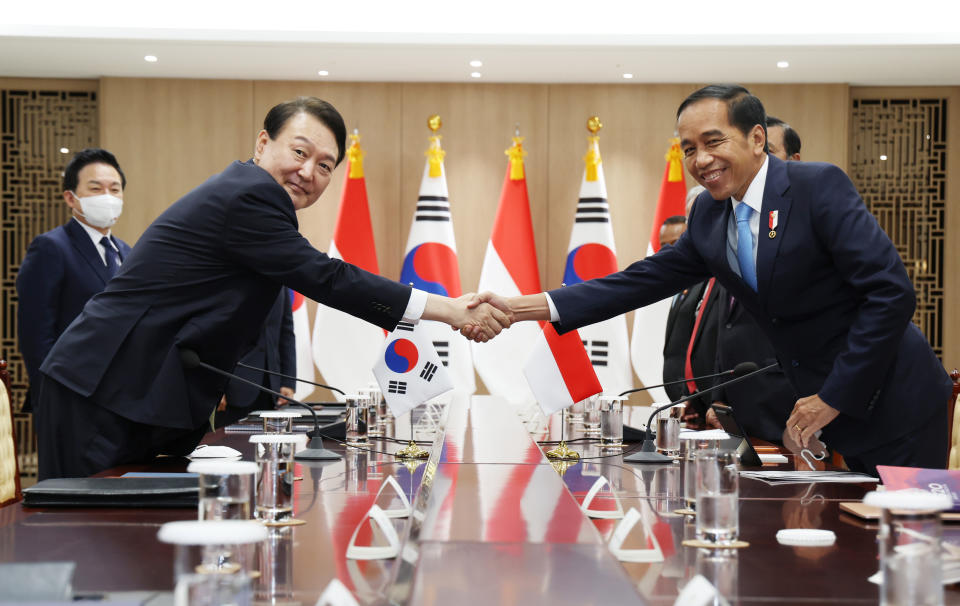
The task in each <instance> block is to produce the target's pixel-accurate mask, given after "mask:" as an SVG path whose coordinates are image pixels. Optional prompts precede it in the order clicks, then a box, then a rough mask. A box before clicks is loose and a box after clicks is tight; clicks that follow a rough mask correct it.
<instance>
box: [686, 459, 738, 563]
mask: <svg viewBox="0 0 960 606" xmlns="http://www.w3.org/2000/svg"><path fill="white" fill-rule="evenodd" d="M739 459H740V457H739V455H737V453H735V452H732V451H728V450H706V449H705V450H701V451H698V452H697V454H696V470H697V538H698V539H700V540H701V541H704V542H707V543H713V544H716V545H730V544H733V543H735V542H736V541H737V539H738V538H739V537H740V509H739V507H740V503H739V501H738V498H739V496H740V471H739V462H740V461H739Z"/></svg>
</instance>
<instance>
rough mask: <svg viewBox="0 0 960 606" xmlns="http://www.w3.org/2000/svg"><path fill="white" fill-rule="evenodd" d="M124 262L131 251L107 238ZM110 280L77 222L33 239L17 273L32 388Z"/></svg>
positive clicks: (23, 350)
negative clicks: (58, 344) (69, 328)
mask: <svg viewBox="0 0 960 606" xmlns="http://www.w3.org/2000/svg"><path fill="white" fill-rule="evenodd" d="M110 239H111V240H112V241H113V243H114V245H116V247H117V249H118V250H119V251H120V260H121V262H123V261H124V260H125V259H126V258H127V255H129V254H130V247H129V246H127V243H126V242H124V241H123V240H121V239H119V238H117V237H114V236H113V235H111V236H110ZM109 280H110V278H109V275H108V273H107V266H106V265H104V263H103V259H101V258H100V253H99V252H98V251H97V247H96V245H94V243H93V242H92V241H91V240H90V236H88V235H87V232H86V231H85V230H84V229H83V226H82V225H80V223H79V222H77V221H76V220H75V219H71V220H70V221H69V222H68V223H66V224H65V225H61V226H60V227H57V228H55V229H52V230H50V231H48V232H46V233H44V234H40V235H39V236H37V237H36V238H34V239H33V242H31V243H30V247H29V248H28V249H27V254H26V256H25V257H24V258H23V262H22V263H21V264H20V271H19V272H18V273H17V300H18V304H17V330H18V338H19V342H20V353H21V354H23V361H24V363H25V364H26V365H27V373H28V374H29V376H30V383H31V384H34V385H35V384H36V379H37V372H38V371H39V370H40V364H42V363H43V360H44V358H46V357H47V353H48V352H49V351H50V348H51V347H53V344H54V343H56V341H57V339H58V338H59V337H60V334H61V333H63V331H64V330H66V328H67V326H69V325H70V323H71V322H73V319H74V318H76V317H77V316H78V315H79V314H80V310H82V309H83V306H84V304H86V302H87V301H88V300H89V299H90V297H92V296H93V295H95V294H97V293H98V292H100V291H101V290H103V289H104V287H106V285H107V282H108V281H109Z"/></svg>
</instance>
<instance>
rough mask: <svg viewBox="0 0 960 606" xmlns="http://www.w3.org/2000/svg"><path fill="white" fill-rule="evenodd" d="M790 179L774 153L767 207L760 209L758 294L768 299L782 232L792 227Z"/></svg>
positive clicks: (765, 195) (767, 185)
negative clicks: (772, 220) (774, 218)
mask: <svg viewBox="0 0 960 606" xmlns="http://www.w3.org/2000/svg"><path fill="white" fill-rule="evenodd" d="M789 189H790V180H789V179H788V177H787V165H786V163H785V162H783V161H782V160H780V159H779V158H775V157H773V156H770V165H769V166H768V167H767V182H766V183H765V184H764V188H763V206H762V208H761V210H760V230H759V232H758V233H757V294H758V295H759V296H761V297H763V298H764V299H766V298H767V296H768V293H769V288H770V280H771V278H772V277H773V265H774V261H775V260H776V258H777V251H779V250H780V243H781V242H782V241H783V238H782V237H781V234H782V232H783V230H784V229H789V228H790V222H789V215H790V204H791V199H790V198H789V197H788V196H787V192H788V190H789ZM774 212H775V213H776V216H777V225H776V228H775V229H771V228H770V217H771V214H772V213H774ZM771 234H773V235H772V237H771Z"/></svg>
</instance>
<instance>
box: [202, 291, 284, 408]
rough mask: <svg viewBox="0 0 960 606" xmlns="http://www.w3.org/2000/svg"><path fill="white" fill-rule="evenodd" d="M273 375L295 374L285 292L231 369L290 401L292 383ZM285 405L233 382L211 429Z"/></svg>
mask: <svg viewBox="0 0 960 606" xmlns="http://www.w3.org/2000/svg"><path fill="white" fill-rule="evenodd" d="M241 364H243V365H245V366H241ZM250 367H252V368H250ZM256 369H262V370H256ZM265 371H272V372H265ZM273 373H280V374H283V375H287V376H288V377H289V376H295V375H296V374H297V345H296V336H295V335H294V334H293V310H292V308H291V307H290V294H289V292H288V291H287V289H286V288H281V289H280V295H279V296H277V300H276V301H275V302H274V304H273V307H271V308H270V313H269V314H267V319H266V321H265V322H264V323H263V326H262V327H261V328H260V335H259V337H258V339H257V344H256V345H255V346H253V348H252V349H250V351H248V352H247V353H245V354H243V357H241V358H240V362H239V363H238V364H237V367H236V368H234V369H233V374H235V375H238V376H240V377H243V378H244V379H246V380H248V381H252V382H254V383H256V384H257V385H262V386H264V387H266V388H267V389H270V390H272V391H276V392H279V393H282V394H283V395H284V396H286V397H287V398H292V397H293V394H294V391H295V389H296V381H295V380H293V379H287V378H285V377H281V376H279V375H276V374H273ZM285 403H286V400H285V399H283V398H281V399H279V400H278V399H277V397H276V396H273V395H271V394H269V393H266V392H264V391H260V390H259V389H257V388H256V387H254V386H253V385H250V384H249V383H244V382H243V381H236V380H233V381H230V382H229V383H227V387H226V391H225V392H224V394H223V397H222V398H220V404H219V405H218V406H217V412H216V415H215V416H214V420H213V425H214V427H223V426H224V425H230V424H231V423H235V422H236V421H237V420H239V419H242V418H243V417H245V416H247V415H248V414H250V413H251V412H253V411H255V410H273V409H274V408H275V407H276V405H283V404H285Z"/></svg>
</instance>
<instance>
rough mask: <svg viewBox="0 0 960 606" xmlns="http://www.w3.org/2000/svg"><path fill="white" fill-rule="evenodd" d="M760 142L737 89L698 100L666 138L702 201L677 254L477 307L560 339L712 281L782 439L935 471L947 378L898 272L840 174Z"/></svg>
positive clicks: (716, 90)
mask: <svg viewBox="0 0 960 606" xmlns="http://www.w3.org/2000/svg"><path fill="white" fill-rule="evenodd" d="M765 129H766V124H765V113H764V110H763V105H762V104H761V103H760V100H759V99H757V98H756V97H754V96H753V95H751V94H750V93H749V91H747V90H746V89H745V88H743V87H740V86H729V85H724V86H708V87H705V88H703V89H700V90H698V91H696V92H694V93H693V94H691V95H690V96H689V97H687V99H686V100H684V102H683V103H682V104H681V105H680V108H679V109H678V111H677V130H678V131H679V134H680V139H681V148H682V149H683V152H684V163H685V165H686V168H687V171H688V172H689V173H690V174H691V175H693V177H694V178H695V179H696V180H697V182H698V183H700V184H701V185H703V186H704V187H705V188H706V189H707V191H706V192H704V193H703V194H701V195H700V197H699V198H698V199H697V201H696V203H695V204H694V207H693V210H692V211H691V213H690V218H689V221H688V225H687V231H686V233H685V234H684V235H683V236H681V237H680V240H678V241H677V243H676V244H675V245H674V246H670V247H668V248H666V249H664V250H661V251H660V252H658V253H657V254H655V255H652V256H650V257H647V258H645V259H643V260H641V261H638V262H636V263H634V264H632V265H631V266H629V267H628V268H627V269H625V270H623V271H621V272H618V273H615V274H611V275H609V276H606V277H604V278H599V279H596V280H590V281H587V282H582V283H580V284H575V285H573V286H568V287H566V288H563V289H559V290H553V291H550V292H549V293H541V294H538V295H526V296H522V297H514V298H510V299H504V298H501V297H497V296H496V295H493V294H491V293H484V294H483V295H481V296H480V297H479V298H478V301H490V302H493V303H494V304H495V305H497V306H498V307H500V308H501V309H503V310H505V311H507V313H508V315H510V316H511V318H510V319H511V320H512V321H516V320H532V319H538V320H551V321H553V322H554V323H555V326H556V327H557V330H558V331H559V332H565V331H569V330H573V329H576V328H578V327H580V326H585V325H587V324H592V323H594V322H597V321H599V320H602V319H604V318H608V317H612V316H615V315H619V314H622V313H625V312H627V311H629V310H631V309H635V308H637V307H641V306H644V305H648V304H650V303H653V302H655V301H658V300H660V299H663V298H666V297H668V296H670V295H672V294H673V293H676V292H678V291H679V290H680V289H682V288H684V287H686V286H689V285H690V284H693V283H696V282H698V281H701V280H703V279H704V278H706V277H707V276H710V275H713V276H715V277H716V278H717V281H718V282H719V283H720V284H722V285H723V286H724V287H726V289H727V291H728V293H729V294H731V295H733V296H734V297H736V298H737V300H738V301H739V302H740V303H741V304H742V305H743V306H744V308H746V310H747V311H749V312H750V313H751V314H752V315H753V317H754V318H755V319H756V320H757V323H758V324H759V325H760V328H761V329H762V330H763V331H764V333H765V334H766V335H767V336H768V337H769V339H770V342H771V344H772V345H773V348H774V350H775V351H776V355H777V359H778V360H779V361H780V363H781V366H782V367H783V370H784V372H785V373H786V375H787V379H788V380H789V381H790V383H791V384H792V385H793V388H794V390H795V392H796V393H797V394H798V395H799V396H801V397H800V398H799V399H798V400H797V401H796V403H795V404H794V407H793V411H792V412H791V414H790V418H789V419H788V420H787V428H788V430H789V431H790V432H791V434H792V437H793V438H795V439H796V440H797V441H799V442H800V443H802V444H803V445H805V446H806V445H808V444H810V442H811V440H812V438H813V437H814V436H815V434H816V432H818V431H821V430H822V432H823V434H822V435H823V439H824V441H825V442H826V443H827V444H828V445H830V446H832V447H833V448H835V449H836V450H837V451H839V452H840V453H841V454H842V455H843V456H844V458H845V460H846V462H847V464H848V465H849V466H850V468H851V469H854V470H858V471H866V472H868V473H873V474H875V473H876V465H878V464H886V465H905V466H914V467H941V468H942V467H943V466H944V465H945V464H946V460H947V426H946V425H947V424H946V419H947V408H946V406H945V403H946V401H947V396H948V394H949V392H950V388H951V385H950V379H949V377H948V376H947V373H946V371H944V369H943V365H942V364H941V363H940V361H939V360H938V359H937V357H936V355H934V353H933V350H932V349H931V348H930V345H929V343H927V341H926V339H925V338H924V336H923V334H922V333H921V332H920V330H919V329H918V328H917V327H916V326H915V325H914V324H912V323H911V321H910V319H911V317H912V315H913V310H914V307H915V305H916V300H915V295H914V291H913V286H912V285H911V283H910V280H909V278H908V277H907V272H906V269H905V268H904V266H903V262H902V261H901V260H900V257H899V255H898V254H897V251H896V249H895V248H894V246H893V243H892V242H890V239H889V238H888V237H887V235H886V234H885V233H883V230H882V229H880V226H879V224H878V223H877V221H876V219H874V217H873V216H872V215H871V214H870V213H869V211H868V210H867V209H866V207H865V205H864V204H863V201H862V200H861V199H860V196H859V195H858V194H857V191H856V188H854V186H853V184H852V183H851V182H850V179H849V178H848V177H847V176H846V175H845V174H844V173H843V171H841V170H840V169H839V168H837V167H835V166H832V165H829V164H824V163H819V162H783V161H781V160H780V159H778V158H775V157H771V156H769V155H768V154H767V146H766V130H765ZM741 207H745V208H741Z"/></svg>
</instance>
